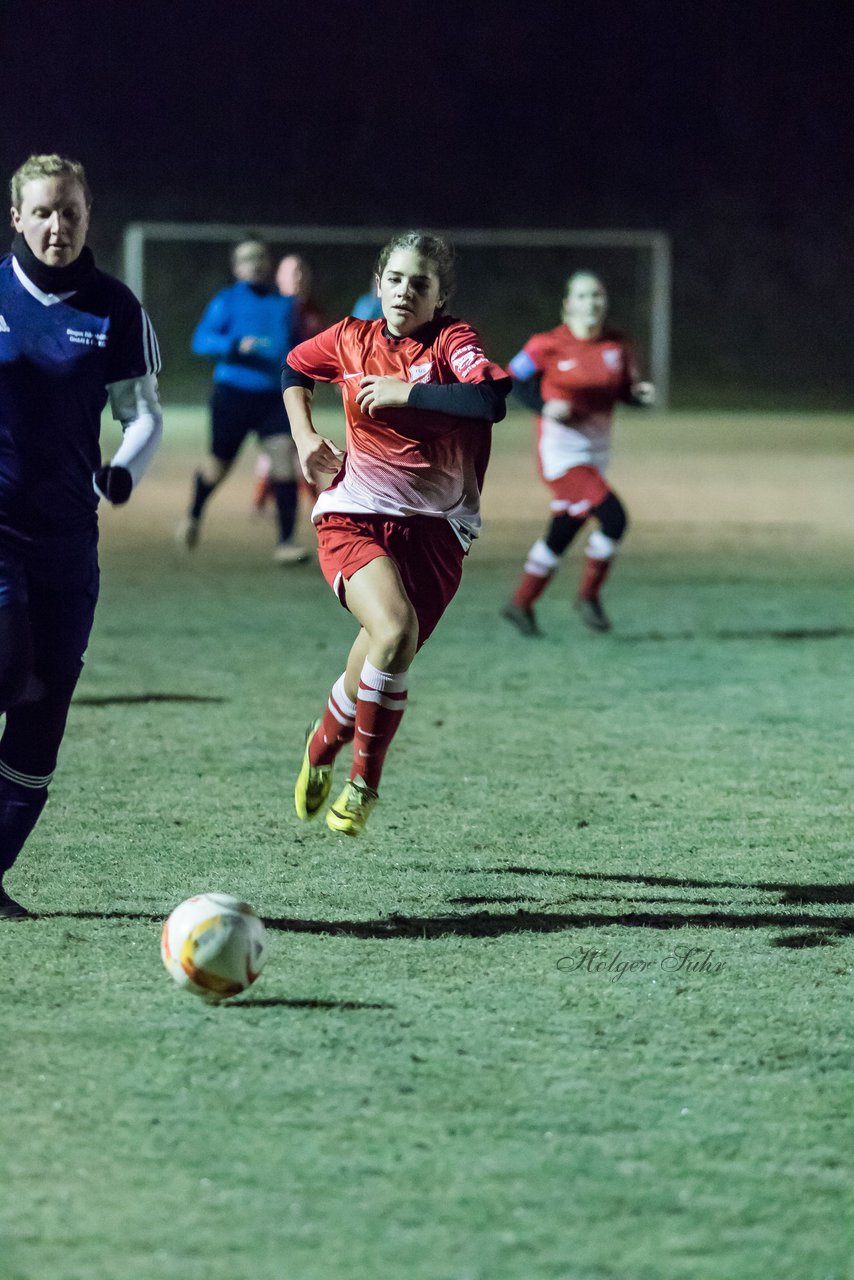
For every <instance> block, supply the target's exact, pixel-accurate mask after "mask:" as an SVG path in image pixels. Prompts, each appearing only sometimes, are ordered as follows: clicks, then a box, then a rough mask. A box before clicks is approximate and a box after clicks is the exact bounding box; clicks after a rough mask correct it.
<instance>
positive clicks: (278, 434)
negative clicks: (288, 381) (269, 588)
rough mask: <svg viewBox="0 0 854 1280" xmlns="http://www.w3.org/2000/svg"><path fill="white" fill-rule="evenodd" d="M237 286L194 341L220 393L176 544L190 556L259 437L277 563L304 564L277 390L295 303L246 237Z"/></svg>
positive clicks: (291, 458)
mask: <svg viewBox="0 0 854 1280" xmlns="http://www.w3.org/2000/svg"><path fill="white" fill-rule="evenodd" d="M231 269H232V272H233V274H234V278H235V283H234V284H232V285H229V286H228V288H226V289H222V290H220V292H219V293H218V294H217V295H216V297H214V298H213V299H212V301H211V302H210V303H209V305H208V307H207V308H206V310H205V313H204V315H203V316H202V319H201V321H200V322H199V325H198V327H197V328H196V331H195V333H194V334H193V343H192V346H193V351H194V352H195V354H196V355H199V356H210V357H213V359H214V360H215V361H216V364H215V365H214V375H213V376H214V388H213V395H212V397H211V406H210V415H211V417H210V452H209V456H208V457H207V459H206V460H205V463H204V465H203V466H202V467H200V469H199V470H198V471H197V472H196V475H195V477H194V480H193V491H192V496H191V501H190V507H189V510H188V511H187V514H186V515H185V516H184V517H183V519H182V520H181V522H180V523H179V525H178V529H177V533H176V539H177V541H178V544H179V545H180V546H182V547H185V548H187V549H188V550H189V549H192V548H193V547H195V546H196V544H197V542H198V540H199V534H200V531H201V523H202V515H203V512H204V510H205V506H206V505H207V502H208V500H209V498H210V497H211V494H212V493H213V492H214V490H215V489H216V488H218V486H219V485H220V484H221V483H222V481H223V480H224V479H225V478H226V476H227V475H228V474H229V472H230V471H231V469H232V467H233V466H234V463H235V460H236V458H237V455H238V453H239V452H240V449H241V447H242V445H243V442H244V440H245V439H246V437H247V436H248V435H249V434H250V432H254V433H255V435H256V436H257V437H258V440H259V441H260V442H262V448H263V449H264V451H265V453H266V454H267V456H268V457H269V459H270V475H269V482H270V488H271V490H272V493H273V497H274V499H275V503H276V512H277V516H278V524H279V540H278V545H277V546H276V549H275V551H274V553H273V558H274V560H275V561H276V562H277V563H278V564H282V565H290V564H298V563H299V562H300V561H301V560H305V559H306V557H307V555H308V553H307V551H306V550H305V548H304V547H301V546H300V545H299V544H298V543H297V542H295V541H294V536H293V535H294V528H295V525H296V516H297V468H298V460H297V454H296V449H295V448H294V443H293V440H292V439H291V434H290V426H289V424H288V419H287V414H286V413H285V409H284V406H283V404H282V396H281V390H280V387H279V382H280V377H281V367H282V361H283V360H284V358H285V356H286V355H287V353H288V352H289V351H290V349H291V347H292V346H293V345H294V343H295V342H297V341H298V339H299V337H300V330H299V311H298V307H297V304H296V301H295V299H294V298H291V297H287V298H286V297H283V296H282V295H281V294H280V293H279V292H278V290H277V289H276V287H275V285H274V283H273V263H272V258H271V256H270V251H269V249H268V248H267V246H266V244H264V242H263V241H261V240H258V239H256V238H255V237H247V238H246V239H245V240H242V241H240V243H239V244H237V245H235V246H234V249H233V250H232V255H231Z"/></svg>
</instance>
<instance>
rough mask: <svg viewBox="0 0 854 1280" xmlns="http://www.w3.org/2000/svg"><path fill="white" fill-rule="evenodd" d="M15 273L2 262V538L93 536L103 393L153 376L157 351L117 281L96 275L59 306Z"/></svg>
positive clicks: (132, 302) (146, 324) (147, 322)
mask: <svg viewBox="0 0 854 1280" xmlns="http://www.w3.org/2000/svg"><path fill="white" fill-rule="evenodd" d="M19 270H20V268H17V269H16V265H14V260H13V258H12V257H11V255H9V256H7V257H4V258H2V259H0V539H5V540H6V541H9V540H11V541H12V542H16V543H20V544H28V543H31V542H38V541H39V540H40V538H41V537H48V538H53V537H55V536H56V535H57V534H63V533H67V534H74V533H77V532H80V533H82V534H85V533H86V532H87V531H91V529H92V528H93V526H94V524H95V520H96V515H95V512H96V508H97V505H98V495H97V494H96V492H95V490H94V488H93V485H92V473H93V472H94V471H95V470H96V469H97V468H98V467H99V466H100V465H101V454H100V446H99V435H100V424H101V410H102V409H103V408H104V405H105V404H106V401H107V387H108V386H109V385H110V384H111V383H114V382H123V381H125V380H127V379H131V378H140V377H144V376H145V375H146V374H156V373H157V372H158V371H159V369H160V353H159V350H158V346H157V339H156V337H155V335H154V330H153V328H152V326H151V321H150V320H149V319H148V316H147V315H146V314H145V312H144V311H143V309H142V307H141V306H140V304H139V302H138V301H137V299H136V298H135V297H134V295H133V294H132V293H131V291H130V290H129V289H128V288H127V287H126V286H125V285H123V284H122V283H121V281H119V280H116V279H115V278H114V277H113V276H109V275H107V274H106V273H105V272H103V271H98V270H94V271H93V272H92V275H91V276H90V277H89V279H88V280H87V281H86V282H85V284H83V285H82V286H81V287H80V288H79V289H78V290H77V291H76V292H75V293H73V294H71V295H70V296H69V297H67V298H66V299H65V300H64V301H57V300H56V299H55V298H53V297H52V295H50V294H45V293H43V292H42V291H41V290H39V289H38V288H36V286H35V285H32V284H31V283H30V282H29V281H27V283H26V284H25V283H24V282H23V281H22V280H21V278H20V276H19V274H18V271H19ZM27 284H29V288H27ZM45 299H51V300H50V301H45Z"/></svg>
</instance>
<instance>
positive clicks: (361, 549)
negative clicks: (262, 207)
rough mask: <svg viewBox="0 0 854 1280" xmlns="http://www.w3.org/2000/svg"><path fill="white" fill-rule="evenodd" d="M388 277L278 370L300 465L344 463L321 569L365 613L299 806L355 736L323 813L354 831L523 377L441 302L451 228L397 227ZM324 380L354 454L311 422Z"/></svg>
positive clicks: (310, 745)
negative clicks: (357, 315)
mask: <svg viewBox="0 0 854 1280" xmlns="http://www.w3.org/2000/svg"><path fill="white" fill-rule="evenodd" d="M377 284H378V287H379V291H380V296H381V299H382V309H383V317H384V318H383V319H380V320H374V321H364V320H356V319H353V318H352V317H350V316H347V317H346V318H345V319H343V320H341V321H340V322H339V323H338V324H336V325H334V326H333V327H332V328H331V329H327V330H326V331H325V332H324V333H321V334H319V335H318V336H317V337H316V338H313V339H311V340H310V341H309V342H304V343H301V344H300V346H298V347H296V348H295V349H294V350H293V351H292V352H291V353H290V355H289V356H288V359H287V363H286V366H285V369H284V371H283V374H282V386H283V389H284V395H285V401H286V404H287V407H288V414H289V416H290V419H291V422H292V424H293V431H294V439H295V441H296V445H297V448H298V450H299V455H300V462H301V463H302V468H303V472H304V473H305V475H306V477H307V478H308V479H309V480H311V481H312V482H313V483H318V484H319V483H320V482H322V481H323V480H324V479H328V477H329V476H330V475H335V476H336V479H335V481H334V482H333V484H332V485H331V486H330V487H329V488H327V489H326V490H325V491H324V492H323V493H321V495H320V497H319V498H318V501H317V504H316V506H315V508H314V512H313V514H312V519H313V520H314V522H315V525H316V527H317V537H318V545H319V554H320V566H321V568H322V570H323V573H324V576H325V578H326V580H327V582H328V583H329V585H330V586H331V587H332V589H333V591H334V592H335V593H336V595H337V596H338V599H339V600H340V601H341V603H342V604H343V605H344V607H345V608H346V609H348V610H349V611H350V612H351V613H352V614H353V615H354V617H355V619H356V621H357V622H358V624H359V627H360V630H359V634H358V636H357V637H356V640H355V643H354V644H353V647H352V648H351V650H350V654H349V657H348V659H347V666H346V669H345V671H344V673H343V675H341V676H340V677H339V679H338V680H337V681H336V683H335V684H334V686H333V688H332V692H331V694H330V695H329V699H328V702H327V706H326V710H325V712H324V714H323V718H322V719H320V720H316V721H315V722H314V723H313V724H312V725H311V726H310V728H309V731H308V734H307V738H306V747H305V754H304V756H303V763H302V768H301V770H300V773H299V777H298V779H297V783H296V787H295V791H294V801H295V807H296V811H297V815H298V816H299V817H300V818H303V819H305V818H313V817H314V816H315V815H316V814H317V813H318V812H319V811H320V809H321V808H322V806H323V804H324V803H325V801H326V799H327V797H328V795H329V791H330V789H331V786H332V769H333V764H334V761H335V757H336V756H337V755H338V752H339V751H340V750H341V748H342V747H343V746H344V745H345V744H346V743H349V742H351V741H352V743H353V759H352V767H351V770H350V778H349V780H348V782H347V783H346V785H345V787H344V790H343V792H342V793H341V795H340V796H339V797H338V799H337V800H336V801H335V803H334V804H333V805H332V806H331V808H330V809H329V811H328V813H327V815H326V822H327V825H328V826H329V827H330V828H331V829H332V830H333V831H337V832H341V833H342V834H344V835H351V836H356V835H358V834H359V833H360V832H361V831H362V829H363V828H364V825H365V822H366V820H367V818H368V815H369V814H370V811H371V809H372V808H373V806H374V804H375V803H376V800H377V789H378V787H379V783H380V775H381V773H382V768H383V763H384V760H385V756H386V752H387V750H388V747H389V745H390V743H391V741H392V738H393V737H394V734H395V732H396V730H397V727H398V725H399V723H400V720H401V717H402V715H403V712H404V710H405V708H406V698H407V688H408V680H409V676H408V672H409V667H410V665H411V663H412V660H413V658H414V657H415V654H416V652H417V651H418V650H419V649H420V648H421V646H422V645H423V644H424V643H425V641H426V640H427V639H428V637H429V636H430V634H431V633H432V631H433V629H434V627H435V626H436V624H437V623H438V621H439V619H440V618H441V616H442V614H443V613H444V611H445V609H446V608H447V606H448V604H449V603H450V601H451V600H452V599H453V597H454V594H455V592H456V590H457V587H458V586H459V582H460V576H461V574H462V566H463V559H464V557H465V555H466V553H467V551H468V549H469V547H470V546H471V542H472V540H473V539H474V538H475V537H476V536H477V533H478V530H479V528H480V490H481V485H482V482H483V475H484V471H485V469H486V463H487V459H488V457H489V448H490V439H491V434H492V423H493V422H497V421H499V420H500V419H501V418H503V417H504V414H505V411H506V409H505V398H506V396H507V394H508V392H509V390H510V385H511V382H510V379H509V378H508V377H507V376H506V375H505V373H504V371H503V370H502V369H501V368H499V367H498V365H495V364H493V363H492V362H491V361H490V360H489V359H487V357H486V355H484V352H483V350H482V348H481V345H480V339H479V338H478V336H477V334H476V333H475V331H474V330H473V329H472V328H471V327H470V326H469V325H467V324H466V323H465V322H464V321H461V320H455V319H452V318H451V317H450V316H448V315H446V314H445V312H444V308H445V305H446V303H447V301H448V298H449V296H450V294H451V290H452V287H453V254H452V251H451V249H450V247H449V246H448V245H447V244H446V243H445V241H444V240H441V239H439V238H438V237H436V236H430V235H424V234H422V233H420V232H416V231H410V232H404V233H402V234H401V235H398V236H396V237H395V238H394V239H392V240H391V241H390V242H389V243H388V244H387V245H386V246H385V248H384V249H383V250H382V252H381V253H380V256H379V259H378V262H377ZM316 379H319V380H322V381H324V382H336V383H338V384H339V385H340V387H341V392H342V396H343V399H344V413H345V416H346V421H347V446H346V454H343V455H342V453H341V451H340V450H339V449H337V448H336V446H335V445H334V444H332V442H331V441H329V440H326V439H324V438H323V437H322V436H319V435H318V434H317V433H316V432H315V430H314V427H313V425H312V418H311V401H312V392H313V388H314V383H315V380H316ZM339 473H340V474H339Z"/></svg>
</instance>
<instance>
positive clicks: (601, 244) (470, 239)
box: [122, 222, 672, 409]
mask: <svg viewBox="0 0 854 1280" xmlns="http://www.w3.org/2000/svg"><path fill="white" fill-rule="evenodd" d="M246 227H247V224H246V223H242V224H240V225H234V224H229V223H217V222H131V223H128V225H127V226H126V227H125V230H124V235H123V242H122V259H123V275H124V280H125V283H126V284H127V285H128V286H129V287H130V288H131V289H132V290H133V291H134V293H135V294H136V296H137V297H138V298H139V299H140V301H142V302H144V301H145V258H146V248H147V246H148V244H149V243H151V242H152V241H166V240H168V241H173V242H174V241H184V242H191V243H198V242H201V241H207V242H212V243H219V244H222V243H228V244H232V243H234V241H235V240H237V239H239V237H240V236H241V235H243V234H245V233H246ZM395 230H396V229H395V228H393V227H319V226H257V225H255V224H254V223H253V224H252V232H253V234H256V235H259V236H262V237H263V238H264V239H265V240H269V241H271V242H273V243H279V244H288V243H293V244H298V245H315V246H318V247H322V246H323V245H370V246H374V247H376V246H378V245H381V244H383V243H384V242H385V241H386V240H388V239H389V238H390V237H391V236H392V235H394V234H395ZM436 233H437V234H438V235H442V236H446V237H447V238H448V239H449V240H450V241H451V243H452V244H454V245H459V246H465V245H468V246H472V247H475V248H480V249H500V248H513V249H538V248H539V249H637V250H640V251H641V252H645V253H647V254H648V255H649V279H650V288H649V297H648V309H649V364H650V376H651V378H652V381H653V382H654V383H655V385H656V388H657V391H658V406H659V407H660V408H663V409H666V408H667V406H668V404H669V400H670V326H671V280H672V266H671V247H670V237H669V236H668V235H667V234H666V233H665V232H663V231H625V230H622V231H621V230H616V231H609V230H603V231H565V230H560V229H554V230H549V229H545V228H542V229H541V228H536V229H533V228H518V229H513V230H511V229H503V228H502V229H499V228H481V227H477V228H473V227H457V228H451V229H445V230H443V229H437V232H436Z"/></svg>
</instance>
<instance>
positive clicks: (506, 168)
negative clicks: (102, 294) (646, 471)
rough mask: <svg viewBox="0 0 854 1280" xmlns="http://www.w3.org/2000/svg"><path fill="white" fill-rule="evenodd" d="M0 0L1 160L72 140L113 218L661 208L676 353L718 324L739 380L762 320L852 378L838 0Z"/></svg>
mask: <svg viewBox="0 0 854 1280" xmlns="http://www.w3.org/2000/svg"><path fill="white" fill-rule="evenodd" d="M241 9H242V12H241ZM0 13H2V27H0V57H2V67H3V76H2V89H0V94H2V100H3V122H4V127H3V129H2V135H0V151H2V161H3V165H2V168H3V171H4V174H6V175H9V174H11V172H12V171H13V170H14V168H15V167H16V166H17V165H18V164H19V163H21V161H22V160H23V159H24V158H25V157H26V156H27V155H28V154H29V153H30V152H31V151H43V150H59V151H62V152H66V153H68V154H71V155H74V156H75V157H77V158H79V159H81V160H82V161H83V162H84V163H85V164H86V167H87V171H88V173H89V176H90V180H91V184H92V187H93V190H94V193H95V200H96V217H97V219H98V220H99V221H100V223H101V225H102V228H110V227H112V226H118V225H119V224H121V223H123V222H126V221H128V220H130V219H143V218H169V219H218V220H223V221H229V222H232V221H233V222H241V221H243V222H259V223H260V222H290V221H294V222H296V221H318V222H342V223H362V224H371V223H382V224H386V225H398V224H399V225H409V224H420V225H425V224H432V225H439V226H454V225H458V226H461V225H485V226H500V225H506V226H510V225H516V226H567V227H584V226H629V227H655V228H662V229H664V230H668V231H670V232H671V233H672V235H673V236H674V246H675V251H676V267H677V274H676V282H675V293H676V303H677V337H678V339H679V342H681V356H682V359H683V362H684V363H686V364H687V365H691V363H692V361H694V362H696V361H697V360H698V359H699V360H701V361H702V356H701V354H700V351H699V349H700V348H702V346H703V344H704V343H705V344H706V346H707V348H708V349H709V360H710V368H711V369H714V368H715V367H718V366H721V367H723V365H722V363H721V362H723V363H725V361H726V358H727V356H729V358H730V359H731V360H732V359H735V365H734V366H733V367H734V369H735V374H736V375H737V376H738V375H739V374H740V372H741V373H744V374H749V369H748V368H747V366H745V367H744V369H742V370H741V371H740V370H739V368H738V367H736V366H738V357H737V354H736V355H735V356H734V355H733V352H729V353H728V352H727V351H725V350H724V349H723V348H722V347H721V343H722V342H725V341H726V340H727V339H726V337H725V334H729V339H728V340H729V341H731V342H736V343H742V344H743V343H744V342H745V340H747V338H748V336H749V335H752V336H753V339H754V341H755V343H757V344H758V347H759V349H760V350H761V351H762V352H763V353H765V354H763V355H762V360H763V361H764V363H765V364H767V363H768V360H769V358H770V359H773V351H774V343H775V342H777V341H778V340H779V341H781V342H783V343H784V347H785V361H784V363H785V362H788V364H789V365H791V359H792V352H793V351H795V350H798V351H800V350H801V348H802V347H803V346H804V345H806V346H807V347H810V348H812V347H815V348H816V352H817V349H818V348H819V347H822V346H823V349H824V350H827V344H828V342H829V343H830V345H831V348H832V354H833V359H832V360H827V359H824V358H823V357H820V356H819V355H818V354H816V360H815V361H814V362H813V363H811V364H809V362H807V363H808V364H809V376H810V378H811V379H812V380H813V382H814V383H815V385H816V388H817V389H818V387H819V386H821V385H822V384H825V383H827V381H828V379H830V380H831V381H832V380H833V379H836V380H837V383H838V387H839V389H840V390H841V391H843V392H846V393H847V392H850V390H851V389H852V374H851V370H850V360H849V361H848V365H849V367H848V369H847V370H844V371H843V370H842V369H839V370H837V369H836V366H835V361H836V359H837V355H836V352H837V346H836V344H837V340H838V335H839V331H840V330H842V329H844V330H845V331H846V349H848V347H849V344H850V339H849V337H848V335H849V334H850V329H851V321H852V315H851V301H850V300H851V297H852V296H854V270H853V269H852V258H854V253H852V249H854V246H852V237H853V236H854V215H852V155H854V111H852V109H851V108H852V104H851V84H852V78H854V77H852V71H851V68H852V65H854V5H852V4H851V3H849V2H848V0H845V2H843V0H823V2H819V3H816V4H813V5H808V4H806V3H798V4H792V3H770V2H768V0H758V2H754V3H750V4H746V5H741V6H736V5H735V4H723V3H719V2H718V0H711V2H709V3H696V4H694V3H662V2H661V0H622V2H618V0H604V2H603V0H599V2H598V3H592V2H589V0H582V2H572V0H567V3H564V4H544V3H541V2H540V0H532V2H531V3H505V2H502V0H497V2H496V3H492V4H489V5H486V4H483V5H481V4H465V3H463V2H462V0H460V2H459V3H449V2H448V0H437V2H436V3H433V4H426V3H424V4H417V5H416V4H412V3H397V4H392V3H388V2H387V0H380V2H379V3H370V2H367V3H364V4H343V3H342V4H329V3H324V2H323V0H316V2H315V3H307V2H306V0H296V3H287V2H283V3H274V2H273V0H249V2H248V3H246V4H245V5H244V6H239V5H236V4H225V3H221V2H219V0H214V2H209V3H204V4H203V3H197V2H196V0H172V3H169V4H167V3H162V2H161V0H152V2H150V3H145V2H144V0H143V2H142V3H139V4H124V3H118V2H117V0H111V2H109V3H108V2H105V0H90V2H88V3H83V2H82V0H77V2H74V0H72V2H70V3H69V2H66V3H65V4H64V5H61V6H56V5H55V4H48V3H46V2H45V0H27V2H26V3H24V0H2V2H1V3H0ZM781 311H783V312H785V313H788V315H789V316H790V317H791V324H792V325H794V326H795V328H796V329H797V330H798V335H799V336H798V338H797V339H795V337H793V335H792V332H791V329H790V330H789V332H787V333H784V332H782V325H781V318H780V312H781ZM689 312H690V313H691V314H692V316H693V320H692V322H691V323H689V322H688V320H687V319H686V313H689ZM700 312H702V314H703V317H704V319H703V320H702V323H701V322H700V320H699V319H698V318H697V317H698V315H699V313H700ZM680 315H681V317H682V319H681V322H680V320H679V317H680ZM800 326H803V333H802V335H801V334H800V328H799V327H800ZM825 330H826V331H827V332H826V337H825V339H823V340H822V341H818V340H817V333H824V331H825ZM768 333H770V334H771V339H770V340H769V339H768V336H767V335H768ZM838 350H839V356H840V357H841V354H842V350H843V347H842V345H841V343H840V344H839V348H838ZM679 354H680V352H679V350H678V349H677V356H679ZM798 359H799V360H801V361H802V362H803V360H804V359H805V357H804V356H803V355H802V354H801V355H799V356H798ZM804 369H805V370H806V369H807V365H804ZM756 372H757V371H756V370H754V374H755V373H756ZM773 380H774V379H773V377H772V378H771V379H770V381H771V382H773Z"/></svg>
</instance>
